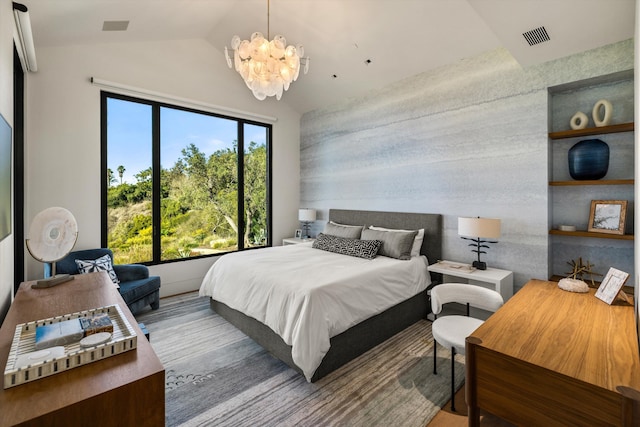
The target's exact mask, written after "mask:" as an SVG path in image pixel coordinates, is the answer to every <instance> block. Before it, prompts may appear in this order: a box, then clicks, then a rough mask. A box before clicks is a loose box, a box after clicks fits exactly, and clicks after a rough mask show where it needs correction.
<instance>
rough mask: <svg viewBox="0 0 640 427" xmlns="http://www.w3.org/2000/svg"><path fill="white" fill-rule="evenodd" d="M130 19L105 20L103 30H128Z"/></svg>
mask: <svg viewBox="0 0 640 427" xmlns="http://www.w3.org/2000/svg"><path fill="white" fill-rule="evenodd" d="M128 27H129V21H104V22H103V23H102V31H127V28H128Z"/></svg>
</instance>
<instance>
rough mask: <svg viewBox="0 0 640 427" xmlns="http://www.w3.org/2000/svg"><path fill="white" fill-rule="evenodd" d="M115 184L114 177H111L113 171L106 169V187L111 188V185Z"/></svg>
mask: <svg viewBox="0 0 640 427" xmlns="http://www.w3.org/2000/svg"><path fill="white" fill-rule="evenodd" d="M114 182H116V177H115V176H114V175H113V170H112V169H111V168H108V169H107V183H108V184H107V185H108V186H109V187H111V184H113V183H114Z"/></svg>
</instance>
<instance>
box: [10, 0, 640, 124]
mask: <svg viewBox="0 0 640 427" xmlns="http://www.w3.org/2000/svg"><path fill="white" fill-rule="evenodd" d="M22 3H23V4H25V5H26V6H27V7H28V8H29V14H30V17H31V23H32V28H33V35H34V40H35V45H36V52H37V49H38V47H39V46H55V45H71V44H92V43H122V42H129V41H151V40H168V39H194V38H199V39H204V40H207V41H208V42H209V43H211V45H212V46H213V47H215V48H216V49H217V50H218V51H219V52H220V61H222V62H224V61H225V58H224V55H223V53H222V52H224V48H225V46H230V40H231V37H232V36H233V35H235V34H238V35H240V37H241V38H247V39H248V38H249V37H250V35H251V33H253V32H255V31H261V32H263V33H264V34H265V35H266V34H267V0H55V1H53V0H24V1H23V2H22ZM269 9H270V21H269V32H270V34H271V37H273V36H274V35H275V34H282V35H284V36H285V37H286V38H287V40H288V41H289V43H291V44H302V45H303V46H304V48H305V56H309V57H310V58H311V63H310V70H309V73H308V74H307V75H302V73H301V76H300V78H299V79H298V81H297V82H295V83H293V84H292V86H291V88H290V89H289V91H288V92H285V94H284V96H283V98H282V100H281V101H280V102H286V103H288V104H289V105H290V106H291V107H292V108H294V109H296V110H297V111H299V112H300V113H304V112H307V111H310V110H313V109H316V108H320V107H323V106H326V105H330V104H332V103H335V102H339V101H340V100H342V99H344V98H346V97H352V96H358V95H362V94H364V93H366V92H367V91H369V90H372V89H376V88H379V87H383V86H385V85H388V84H390V83H392V82H394V81H397V80H400V79H403V78H406V77H409V76H412V75H415V74H419V73H421V72H424V71H427V70H430V69H433V68H437V67H440V66H443V65H446V64H449V63H453V62H455V61H458V60H460V59H463V58H467V57H470V56H475V55H478V54H480V53H482V52H485V51H488V50H492V49H495V48H498V47H504V48H506V49H508V50H509V51H510V53H511V54H512V55H513V57H514V58H515V59H516V60H517V61H518V62H519V63H520V64H521V65H522V66H523V67H527V66H531V65H533V64H538V63H541V62H545V61H549V60H552V59H556V58H559V57H562V56H566V55H570V54H574V53H578V52H581V51H585V50H589V49H593V48H596V47H600V46H604V45H607V44H611V43H615V42H618V41H621V40H626V39H629V38H632V37H633V35H634V17H635V1H634V0H271V2H270V8H269ZM104 21H129V25H128V27H127V30H126V31H102V27H103V22H104ZM539 27H544V28H545V30H546V32H547V34H548V36H549V41H545V42H543V43H540V44H535V45H533V46H530V45H529V43H528V42H527V40H526V39H525V37H523V33H526V32H528V31H530V30H534V29H537V28H539ZM229 72H230V73H235V71H231V70H229ZM237 78H238V79H240V77H239V76H237ZM256 102H260V101H256Z"/></svg>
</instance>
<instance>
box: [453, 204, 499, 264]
mask: <svg viewBox="0 0 640 427" xmlns="http://www.w3.org/2000/svg"><path fill="white" fill-rule="evenodd" d="M458 235H459V236H461V237H462V238H463V239H465V240H471V241H472V242H473V243H469V246H472V247H474V249H472V250H471V252H475V253H477V254H478V260H477V261H474V262H473V264H472V265H473V266H474V267H475V268H477V269H478V270H486V269H487V263H486V262H482V261H480V254H486V252H485V251H483V250H482V249H484V248H486V249H488V248H489V245H487V243H498V242H496V241H491V240H482V239H497V238H499V237H500V220H499V219H496V218H480V217H477V218H465V217H460V218H458Z"/></svg>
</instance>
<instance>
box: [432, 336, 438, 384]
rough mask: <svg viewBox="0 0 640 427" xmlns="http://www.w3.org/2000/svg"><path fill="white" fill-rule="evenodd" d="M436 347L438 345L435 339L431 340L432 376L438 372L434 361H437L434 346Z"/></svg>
mask: <svg viewBox="0 0 640 427" xmlns="http://www.w3.org/2000/svg"><path fill="white" fill-rule="evenodd" d="M437 345H438V343H437V342H436V339H435V338H434V339H433V375H438V371H437V370H436V360H437V359H438V358H437V357H436V346H437Z"/></svg>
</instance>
